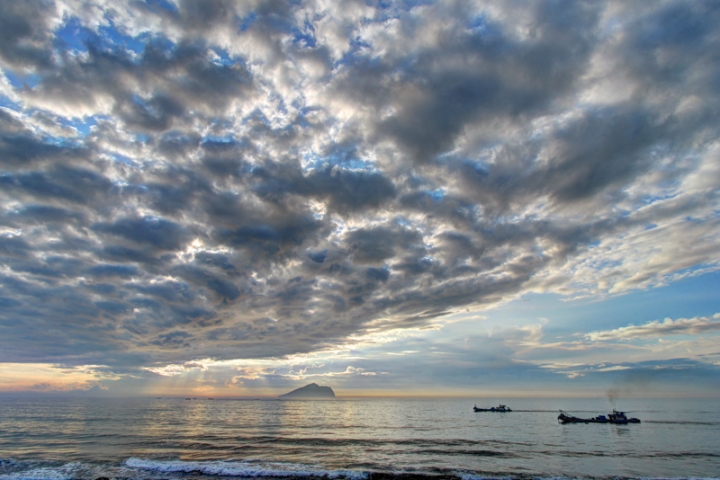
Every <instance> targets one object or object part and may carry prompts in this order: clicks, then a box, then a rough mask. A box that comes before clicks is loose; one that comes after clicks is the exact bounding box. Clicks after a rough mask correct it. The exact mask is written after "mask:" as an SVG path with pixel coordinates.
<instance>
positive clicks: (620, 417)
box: [558, 408, 640, 425]
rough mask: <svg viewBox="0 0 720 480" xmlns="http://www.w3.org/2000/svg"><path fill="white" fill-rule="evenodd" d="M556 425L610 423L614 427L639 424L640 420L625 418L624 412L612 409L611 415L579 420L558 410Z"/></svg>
mask: <svg viewBox="0 0 720 480" xmlns="http://www.w3.org/2000/svg"><path fill="white" fill-rule="evenodd" d="M558 423H562V424H565V423H612V424H615V425H625V424H628V423H640V419H637V418H627V416H626V415H625V412H618V411H617V410H615V409H614V408H613V413H609V414H608V415H598V416H597V417H592V418H579V417H576V416H573V415H568V414H567V413H565V412H563V411H562V410H560V415H558Z"/></svg>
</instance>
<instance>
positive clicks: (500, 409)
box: [473, 405, 512, 412]
mask: <svg viewBox="0 0 720 480" xmlns="http://www.w3.org/2000/svg"><path fill="white" fill-rule="evenodd" d="M473 410H474V411H476V412H512V409H511V408H510V407H506V406H505V405H498V406H497V407H490V408H478V406H477V405H475V406H473Z"/></svg>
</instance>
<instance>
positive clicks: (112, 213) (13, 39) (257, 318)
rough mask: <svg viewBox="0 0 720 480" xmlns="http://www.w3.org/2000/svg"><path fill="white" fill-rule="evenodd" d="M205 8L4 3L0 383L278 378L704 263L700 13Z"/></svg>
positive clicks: (605, 7) (560, 7)
mask: <svg viewBox="0 0 720 480" xmlns="http://www.w3.org/2000/svg"><path fill="white" fill-rule="evenodd" d="M521 3H522V2H521ZM198 5H199V4H197V3H195V2H185V1H181V2H176V4H174V7H173V8H165V7H163V6H162V5H160V4H155V3H143V2H131V3H128V4H127V5H124V6H122V7H118V6H117V5H112V6H110V5H109V4H107V3H106V2H102V1H98V2H92V4H88V6H87V8H79V7H78V5H77V3H76V2H75V1H74V0H72V1H71V0H67V1H60V0H57V1H56V2H24V3H22V4H19V3H17V2H0V18H1V19H2V22H4V23H3V25H0V29H2V31H3V32H7V34H6V35H4V36H3V38H2V39H0V43H1V44H0V68H1V69H2V74H3V83H2V86H1V88H2V90H0V185H1V186H2V188H0V199H1V201H0V204H1V205H2V207H1V208H0V264H1V265H2V267H0V302H1V303H0V304H1V305H2V306H3V308H2V311H0V361H2V362H35V363H43V364H44V363H54V362H58V363H67V364H76V365H85V364H90V365H98V364H101V365H108V366H109V367H111V368H114V369H116V370H117V371H119V372H120V371H123V372H124V371H131V370H132V371H135V372H137V371H142V372H145V373H146V374H148V375H150V374H149V373H147V370H142V368H154V369H162V368H165V367H164V366H167V365H185V364H186V362H188V361H193V360H198V359H207V358H215V359H217V360H218V361H221V360H230V359H237V358H244V359H267V358H283V357H284V356H292V355H296V354H304V353H312V352H316V351H325V350H326V349H328V348H333V347H335V346H338V345H346V344H348V345H349V344H352V343H353V339H356V338H359V337H363V336H364V335H366V334H368V333H369V332H373V333H376V332H380V333H382V332H395V331H397V330H402V329H406V330H407V329H416V328H430V327H431V328H436V326H437V324H436V323H435V322H436V321H437V319H438V318H440V317H443V316H446V315H448V314H449V313H455V312H458V311H461V310H466V309H477V308H488V307H491V306H494V305H497V304H499V303H500V302H503V301H507V300H508V299H511V298H515V297H516V296H518V295H521V294H523V293H526V292H553V293H558V294H561V295H565V296H567V297H568V298H577V297H586V296H591V297H603V296H608V295H618V294H622V293H626V292H629V291H632V290H636V289H644V288H651V287H654V286H659V285H664V284H667V283H669V282H673V281H676V280H678V279H681V278H685V277H688V276H693V275H701V274H703V273H708V272H714V271H717V270H718V268H720V222H719V220H718V217H717V211H718V208H719V207H720V196H719V194H718V192H717V189H716V188H714V187H715V186H716V184H717V181H716V180H717V179H718V175H719V174H720V173H719V172H720V171H719V170H718V168H717V164H718V152H720V141H719V140H718V136H717V132H716V130H717V129H716V125H717V124H718V112H720V108H719V107H720V105H719V102H720V91H718V83H717V78H716V77H717V75H716V72H717V71H718V67H719V64H718V59H717V58H716V56H714V55H713V54H712V53H711V52H715V51H717V47H718V38H717V35H715V34H714V32H715V29H714V28H713V26H714V25H715V24H717V23H718V16H720V10H719V9H718V8H717V6H715V5H714V4H712V3H698V4H687V3H686V2H674V1H669V2H663V3H656V4H648V5H643V6H642V7H641V8H640V7H638V8H633V9H629V8H625V7H623V6H622V5H617V4H613V3H610V2H596V3H582V2H544V1H542V2H531V3H528V4H527V5H525V7H526V8H516V6H510V5H504V4H492V3H491V4H487V5H485V4H472V5H470V4H468V5H456V4H451V3H447V2H433V3H431V4H422V5H414V4H407V3H402V2H400V3H391V4H390V5H387V8H384V7H383V6H380V5H378V6H373V5H367V4H365V3H362V2H360V3H354V2H346V3H343V4H342V5H339V4H335V3H332V2H331V4H328V5H325V4H323V3H322V2H319V3H318V2H297V3H292V4H284V3H277V2H265V1H258V2H249V3H248V2H224V1H213V2H203V4H202V7H199V6H198ZM110 8H112V12H113V13H112V15H110V13H109V12H110V10H109V9H110ZM3 26H4V28H3ZM688 238H692V241H688ZM708 321H709V322H710V323H712V321H710V320H708ZM678 322H681V323H680V324H678ZM682 322H683V321H681V320H677V321H675V322H673V324H672V326H673V329H672V331H682V328H685V327H684V326H683V325H684V324H682ZM688 322H690V320H688ZM695 324H696V327H695V328H699V329H702V328H711V327H701V326H700V325H701V322H700V320H697V321H696V323H695ZM663 325H665V324H663ZM533 328H534V327H533ZM533 328H531V327H527V326H526V327H518V328H517V329H515V330H512V329H511V330H509V331H508V332H506V333H507V339H506V340H505V341H503V340H497V341H498V342H506V343H502V345H500V343H498V344H497V345H495V346H494V347H493V348H498V349H506V348H510V347H509V346H508V345H515V346H516V347H517V348H519V349H520V348H521V349H523V352H531V351H536V352H537V351H539V350H540V349H542V348H543V347H542V345H543V343H542V340H543V339H544V338H546V337H543V334H544V332H542V331H541V330H540V329H539V328H535V329H533ZM627 328H628V329H632V328H635V329H641V328H644V327H627ZM652 328H655V329H656V330H658V331H659V330H660V327H659V326H656V327H647V329H652ZM663 328H668V329H669V328H670V327H663ZM619 331H622V332H621V333H612V334H611V333H609V332H596V333H594V334H591V335H625V334H628V335H629V334H632V333H633V331H631V330H627V331H625V330H623V329H619V330H616V331H612V332H619ZM668 331H669V330H668ZM687 331H688V332H690V331H691V329H690V327H689V326H688V327H687ZM628 332H629V333H628ZM634 334H637V335H639V334H640V333H638V332H635V333H634ZM588 338H590V339H591V340H596V339H598V338H600V337H597V338H596V337H588ZM608 338H609V337H608ZM613 338H614V337H613ZM513 342H515V343H513ZM548 342H549V343H553V344H554V343H557V342H550V341H548ZM566 346H567V348H568V349H570V346H568V345H567V344H566ZM558 348H559V349H560V347H558ZM572 348H591V347H588V346H587V345H580V346H578V345H574V346H572ZM407 350H414V348H408V349H407ZM560 350H561V349H560ZM503 352H505V354H508V352H507V351H506V350H503ZM528 355H529V353H528ZM474 360H478V359H477V358H476V359H474ZM481 360H483V361H484V360H485V359H484V358H482V359H481ZM348 365H350V363H348V364H347V365H343V366H341V367H338V366H337V365H336V366H335V367H338V369H335V370H332V371H334V372H338V371H341V372H342V371H347V370H345V368H347V366H348ZM352 366H353V367H354V368H362V369H364V370H363V371H364V372H366V373H367V372H376V373H379V372H383V371H386V370H385V369H384V368H382V365H360V364H359V363H357V364H356V363H352ZM335 367H333V368H335ZM168 368H169V367H168ZM503 368H504V367H503ZM508 368H510V367H508ZM513 368H514V367H513ZM138 369H139V370H138ZM158 371H165V370H158ZM168 371H169V370H168ZM255 373H256V372H255ZM325 373H328V372H325ZM236 376H238V377H241V376H242V375H236ZM440 376H441V374H440V373H438V378H439V377H440ZM378 377H380V375H378ZM225 380H226V379H224V378H223V379H218V381H219V382H222V381H225ZM245 381H249V380H247V379H246V380H245Z"/></svg>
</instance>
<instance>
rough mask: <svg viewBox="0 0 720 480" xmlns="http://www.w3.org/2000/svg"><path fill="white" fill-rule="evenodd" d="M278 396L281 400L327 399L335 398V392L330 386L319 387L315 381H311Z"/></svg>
mask: <svg viewBox="0 0 720 480" xmlns="http://www.w3.org/2000/svg"><path fill="white" fill-rule="evenodd" d="M278 398H280V399H282V400H294V399H303V398H308V399H328V398H335V392H333V391H332V388H330V387H321V386H320V385H318V384H317V383H311V384H310V385H305V386H304V387H300V388H298V389H297V390H293V391H292V392H289V393H286V394H285V395H280V396H279V397H278Z"/></svg>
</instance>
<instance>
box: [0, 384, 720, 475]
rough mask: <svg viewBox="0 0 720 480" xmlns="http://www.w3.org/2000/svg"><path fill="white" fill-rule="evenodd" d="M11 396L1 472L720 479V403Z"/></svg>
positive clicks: (4, 417)
mask: <svg viewBox="0 0 720 480" xmlns="http://www.w3.org/2000/svg"><path fill="white" fill-rule="evenodd" d="M473 403H477V404H478V406H486V407H490V406H493V405H496V404H497V401H496V400H487V401H481V400H477V402H475V401H473V400H467V399H443V400H407V399H402V400H398V399H371V400H368V399H339V400H336V401H276V400H265V401H260V400H258V401H247V400H242V401H238V400H220V399H217V400H206V399H198V400H183V399H70V398H38V397H36V398H18V397H0V480H5V479H7V480H10V479H12V480H20V479H37V480H65V479H67V480H69V479H95V478H98V477H109V478H122V479H147V480H155V479H181V478H182V479H209V478H214V479H227V478H233V477H280V478H297V477H323V476H326V477H330V478H349V479H363V478H369V479H370V480H372V479H377V478H380V477H381V475H380V474H382V473H386V474H391V475H393V476H400V475H402V474H410V473H412V474H421V475H445V476H451V477H456V478H458V479H463V480H472V479H476V478H487V477H490V478H499V477H506V478H508V477H510V478H558V477H562V478H618V477H622V478H640V477H643V478H689V477H705V478H720V402H719V401H718V400H707V399H704V400H694V399H693V400H686V399H683V400H669V399H625V400H619V401H618V402H617V408H618V409H621V410H625V411H626V412H627V413H628V415H629V416H634V417H639V418H640V419H641V420H642V423H641V424H637V425H624V426H616V425H603V424H589V425H586V424H573V425H559V424H558V423H557V420H556V418H557V415H558V409H563V410H566V411H568V412H570V413H573V414H576V415H578V416H595V415H598V414H604V413H608V411H609V410H610V409H611V408H612V407H611V405H610V404H609V403H608V401H607V400H605V399H597V400H579V399H572V400H569V399H565V400H563V399H542V400H529V399H503V403H507V404H508V406H510V407H512V408H513V410H514V411H513V412H512V413H489V412H483V413H475V412H473V411H472V406H473Z"/></svg>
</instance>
